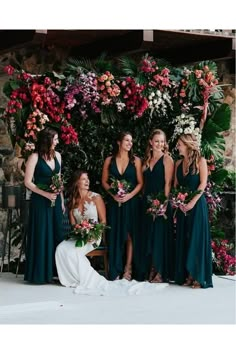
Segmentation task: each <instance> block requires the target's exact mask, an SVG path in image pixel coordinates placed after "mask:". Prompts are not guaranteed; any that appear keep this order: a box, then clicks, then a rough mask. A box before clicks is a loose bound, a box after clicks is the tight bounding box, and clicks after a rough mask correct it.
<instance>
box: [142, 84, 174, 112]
mask: <svg viewBox="0 0 236 354" xmlns="http://www.w3.org/2000/svg"><path fill="white" fill-rule="evenodd" d="M148 105H149V108H150V110H151V116H152V114H153V112H154V111H155V112H157V113H160V114H161V115H163V116H166V115H167V108H168V106H169V107H170V108H171V109H173V106H172V102H171V97H170V95H169V93H168V92H167V91H166V92H162V91H160V90H153V89H152V90H151V91H150V93H149V96H148Z"/></svg>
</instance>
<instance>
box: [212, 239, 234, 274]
mask: <svg viewBox="0 0 236 354" xmlns="http://www.w3.org/2000/svg"><path fill="white" fill-rule="evenodd" d="M211 247H212V256H213V257H212V258H213V267H215V271H216V272H219V273H221V274H222V273H223V274H228V275H235V274H236V271H235V266H236V257H235V256H232V255H231V254H230V252H232V250H233V248H234V245H233V243H229V241H228V240H224V239H222V240H221V239H213V240H212V242H211Z"/></svg>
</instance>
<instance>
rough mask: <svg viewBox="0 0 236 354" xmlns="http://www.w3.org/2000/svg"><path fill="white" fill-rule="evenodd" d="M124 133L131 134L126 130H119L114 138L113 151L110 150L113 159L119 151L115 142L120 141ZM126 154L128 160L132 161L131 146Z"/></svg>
mask: <svg viewBox="0 0 236 354" xmlns="http://www.w3.org/2000/svg"><path fill="white" fill-rule="evenodd" d="M126 135H130V136H132V134H131V133H130V132H128V131H122V132H119V133H118V135H117V138H116V141H115V144H114V147H113V151H112V158H113V159H115V158H116V156H117V154H118V152H119V145H118V144H117V141H119V142H122V140H123V139H124V137H125V136H126ZM128 155H129V160H130V162H132V163H134V152H133V147H132V148H131V149H130V151H129V152H128Z"/></svg>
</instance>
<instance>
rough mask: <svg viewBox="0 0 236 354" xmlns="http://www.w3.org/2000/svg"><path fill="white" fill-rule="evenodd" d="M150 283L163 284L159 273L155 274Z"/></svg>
mask: <svg viewBox="0 0 236 354" xmlns="http://www.w3.org/2000/svg"><path fill="white" fill-rule="evenodd" d="M150 283H163V280H162V277H161V274H160V273H157V274H156V275H155V277H154V278H153V279H152V280H151V281H150Z"/></svg>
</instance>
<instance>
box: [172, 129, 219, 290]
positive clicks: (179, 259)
mask: <svg viewBox="0 0 236 354" xmlns="http://www.w3.org/2000/svg"><path fill="white" fill-rule="evenodd" d="M177 149H178V150H179V153H180V155H181V156H183V158H182V159H181V160H178V161H177V162H176V169H175V187H177V186H178V185H179V186H186V187H188V188H189V189H190V190H191V191H195V190H199V191H201V193H199V194H197V195H196V196H195V197H193V198H192V200H191V201H190V202H189V203H187V204H186V205H185V206H183V207H182V208H181V210H178V211H177V214H176V217H177V225H176V273H175V282H176V283H177V284H179V285H185V286H191V287H192V288H193V289H198V288H208V287H213V285H212V252H211V236H210V228H209V221H208V208H207V203H206V199H205V196H204V194H203V191H204V190H205V187H206V184H207V176H208V171H207V163H206V160H205V158H203V157H202V156H201V155H200V151H199V146H198V143H197V141H196V138H195V136H194V135H191V134H183V135H181V136H180V137H179V139H178V142H177ZM185 213H187V215H186V216H185Z"/></svg>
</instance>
